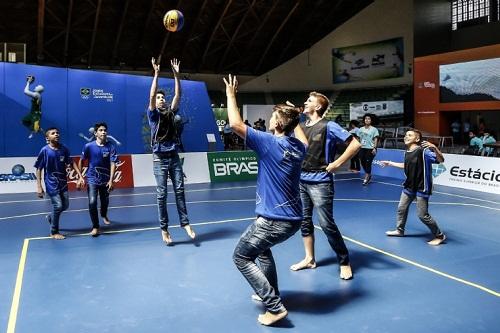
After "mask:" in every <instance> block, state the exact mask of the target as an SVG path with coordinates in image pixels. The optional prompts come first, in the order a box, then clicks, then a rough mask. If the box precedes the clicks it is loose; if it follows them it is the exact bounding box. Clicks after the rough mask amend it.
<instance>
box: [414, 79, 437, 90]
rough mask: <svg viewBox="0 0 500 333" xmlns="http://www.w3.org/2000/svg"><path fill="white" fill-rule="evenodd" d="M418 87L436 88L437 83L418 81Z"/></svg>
mask: <svg viewBox="0 0 500 333" xmlns="http://www.w3.org/2000/svg"><path fill="white" fill-rule="evenodd" d="M417 87H418V88H419V89H425V88H429V89H436V84H435V83H434V82H429V81H424V82H419V83H417Z"/></svg>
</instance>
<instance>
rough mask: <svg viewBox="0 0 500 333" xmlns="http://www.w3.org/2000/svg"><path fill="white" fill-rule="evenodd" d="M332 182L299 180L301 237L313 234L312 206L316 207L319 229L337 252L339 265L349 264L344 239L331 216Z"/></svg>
mask: <svg viewBox="0 0 500 333" xmlns="http://www.w3.org/2000/svg"><path fill="white" fill-rule="evenodd" d="M333 195H334V189H333V182H327V183H326V182H325V183H306V182H302V181H301V182H300V198H301V199H302V211H303V214H304V220H303V221H302V225H301V233H302V237H307V236H310V235H313V234H314V225H313V221H312V216H313V208H314V207H316V211H317V213H318V220H319V225H320V226H321V229H322V230H323V232H324V233H325V235H326V237H327V239H328V243H330V246H331V247H332V249H333V251H335V253H336V254H337V259H338V261H339V265H342V266H344V265H349V251H347V247H346V246H345V243H344V239H343V238H342V235H341V234H340V230H339V228H338V227H337V225H336V224H335V220H334V218H333Z"/></svg>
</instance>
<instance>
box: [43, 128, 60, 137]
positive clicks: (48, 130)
mask: <svg viewBox="0 0 500 333" xmlns="http://www.w3.org/2000/svg"><path fill="white" fill-rule="evenodd" d="M53 130H57V131H59V128H57V127H49V128H47V129H46V130H45V137H47V136H49V132H50V131H53Z"/></svg>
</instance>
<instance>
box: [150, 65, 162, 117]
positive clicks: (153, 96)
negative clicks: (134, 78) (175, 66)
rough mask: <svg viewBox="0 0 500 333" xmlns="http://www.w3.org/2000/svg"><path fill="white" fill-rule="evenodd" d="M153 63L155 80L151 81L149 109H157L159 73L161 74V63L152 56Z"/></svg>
mask: <svg viewBox="0 0 500 333" xmlns="http://www.w3.org/2000/svg"><path fill="white" fill-rule="evenodd" d="M151 65H152V66H153V70H154V74H153V82H151V90H150V91H149V109H150V110H154V109H156V91H157V90H158V75H159V74H160V64H157V63H156V60H155V58H151Z"/></svg>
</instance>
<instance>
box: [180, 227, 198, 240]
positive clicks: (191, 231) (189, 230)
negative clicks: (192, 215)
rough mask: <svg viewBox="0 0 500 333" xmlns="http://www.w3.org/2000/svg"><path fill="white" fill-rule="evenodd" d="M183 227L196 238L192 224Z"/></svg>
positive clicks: (192, 237)
mask: <svg viewBox="0 0 500 333" xmlns="http://www.w3.org/2000/svg"><path fill="white" fill-rule="evenodd" d="M183 228H184V230H186V233H187V234H188V236H189V237H190V238H191V239H194V238H195V237H196V234H195V233H194V230H193V228H191V226H190V225H189V224H188V225H186V226H184V227H183Z"/></svg>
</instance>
